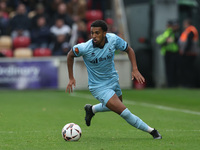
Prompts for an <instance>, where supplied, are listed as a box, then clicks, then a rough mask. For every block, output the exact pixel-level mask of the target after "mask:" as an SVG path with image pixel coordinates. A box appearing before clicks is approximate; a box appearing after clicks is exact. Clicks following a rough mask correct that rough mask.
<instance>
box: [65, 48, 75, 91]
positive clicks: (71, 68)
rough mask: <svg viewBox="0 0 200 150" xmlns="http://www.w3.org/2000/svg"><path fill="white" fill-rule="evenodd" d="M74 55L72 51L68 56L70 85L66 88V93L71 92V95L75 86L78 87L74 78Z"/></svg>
mask: <svg viewBox="0 0 200 150" xmlns="http://www.w3.org/2000/svg"><path fill="white" fill-rule="evenodd" d="M74 57H75V55H74V53H73V51H72V50H70V51H69V53H68V55H67V67H68V75H69V83H68V85H67V88H66V92H67V91H69V93H71V92H73V86H74V87H75V86H76V80H75V78H74V74H73V64H74Z"/></svg>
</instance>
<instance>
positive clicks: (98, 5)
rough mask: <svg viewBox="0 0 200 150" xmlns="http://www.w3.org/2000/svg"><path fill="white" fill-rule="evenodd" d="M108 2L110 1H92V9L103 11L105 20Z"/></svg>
mask: <svg viewBox="0 0 200 150" xmlns="http://www.w3.org/2000/svg"><path fill="white" fill-rule="evenodd" d="M108 2H109V1H108V0H92V9H93V10H96V9H98V10H101V11H102V12H103V18H105V11H106V6H107V3H108Z"/></svg>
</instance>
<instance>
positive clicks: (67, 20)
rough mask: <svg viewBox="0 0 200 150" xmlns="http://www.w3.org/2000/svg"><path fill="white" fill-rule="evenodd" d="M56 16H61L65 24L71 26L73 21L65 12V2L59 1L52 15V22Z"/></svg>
mask: <svg viewBox="0 0 200 150" xmlns="http://www.w3.org/2000/svg"><path fill="white" fill-rule="evenodd" d="M57 18H62V19H63V20H64V22H65V24H66V25H69V26H70V27H72V25H73V23H74V21H73V19H72V18H71V17H70V16H69V15H68V14H67V5H66V4H65V3H60V4H59V5H58V8H57V12H56V13H55V15H54V17H53V20H52V21H53V23H54V22H55V20H56V19H57Z"/></svg>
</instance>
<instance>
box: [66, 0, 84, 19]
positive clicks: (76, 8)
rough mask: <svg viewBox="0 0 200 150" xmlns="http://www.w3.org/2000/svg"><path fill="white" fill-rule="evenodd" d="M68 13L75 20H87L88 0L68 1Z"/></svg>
mask: <svg viewBox="0 0 200 150" xmlns="http://www.w3.org/2000/svg"><path fill="white" fill-rule="evenodd" d="M67 13H68V14H69V15H70V16H71V17H72V19H73V21H74V22H77V21H79V20H85V13H86V1H85V0H70V2H68V3H67Z"/></svg>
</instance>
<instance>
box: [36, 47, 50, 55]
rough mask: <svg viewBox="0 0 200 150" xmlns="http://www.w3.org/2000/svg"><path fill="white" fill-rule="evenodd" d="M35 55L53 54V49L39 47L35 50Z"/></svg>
mask: <svg viewBox="0 0 200 150" xmlns="http://www.w3.org/2000/svg"><path fill="white" fill-rule="evenodd" d="M33 56H35V57H44V56H51V50H50V49H49V48H37V49H35V50H34V52H33Z"/></svg>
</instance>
